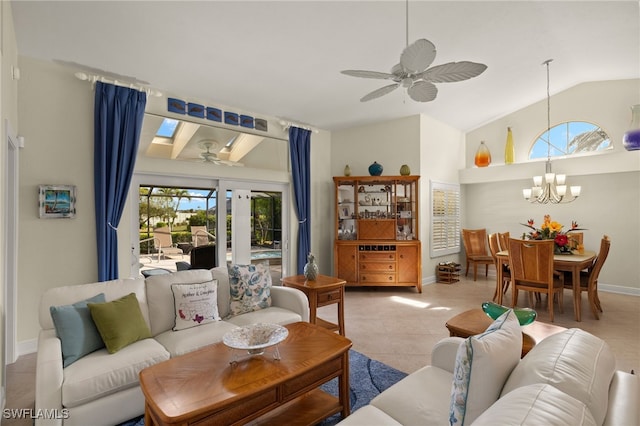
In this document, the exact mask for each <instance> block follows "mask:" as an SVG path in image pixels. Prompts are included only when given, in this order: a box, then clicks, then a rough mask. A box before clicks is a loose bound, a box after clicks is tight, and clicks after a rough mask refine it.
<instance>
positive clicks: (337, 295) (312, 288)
mask: <svg viewBox="0 0 640 426" xmlns="http://www.w3.org/2000/svg"><path fill="white" fill-rule="evenodd" d="M346 283H347V282H346V281H345V280H342V279H340V278H334V277H329V276H327V275H318V278H316V280H315V281H307V279H306V278H305V277H304V275H296V276H293V277H285V278H283V279H282V285H283V286H285V287H292V288H297V289H298V290H300V291H302V292H304V294H306V295H307V299H309V322H310V323H312V324H317V325H319V326H321V327H324V328H326V329H329V330H331V331H338V332H339V333H340V334H341V335H342V336H344V335H345V332H344V286H345V284H346ZM333 304H337V305H338V324H334V323H332V322H329V321H325V320H323V319H322V318H318V317H317V310H318V308H319V307H321V306H327V305H333Z"/></svg>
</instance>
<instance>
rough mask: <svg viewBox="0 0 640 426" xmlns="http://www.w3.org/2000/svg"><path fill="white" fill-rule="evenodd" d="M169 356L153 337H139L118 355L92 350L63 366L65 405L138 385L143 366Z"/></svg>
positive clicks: (74, 405)
mask: <svg viewBox="0 0 640 426" xmlns="http://www.w3.org/2000/svg"><path fill="white" fill-rule="evenodd" d="M168 359H169V353H168V352H167V351H166V350H165V349H164V348H163V347H162V345H160V344H159V343H158V342H156V341H155V340H153V339H145V340H140V341H138V342H136V343H134V344H132V345H129V346H127V347H125V348H123V349H122V350H120V351H118V352H116V353H115V354H109V352H108V351H107V350H106V349H99V350H97V351H95V352H92V353H90V354H88V355H87V356H85V357H83V358H80V359H79V360H78V361H76V362H74V363H73V364H71V365H70V366H69V367H67V368H65V369H64V372H63V374H64V381H63V383H62V405H63V406H64V407H66V408H72V407H77V406H80V405H83V404H86V403H88V402H90V401H94V400H97V399H100V398H103V397H105V396H107V395H110V394H114V393H117V392H119V391H121V390H124V389H128V388H131V387H134V386H138V384H139V381H138V374H139V373H140V371H141V370H142V369H143V368H146V367H149V366H151V365H154V364H157V363H158V362H161V361H166V360H168ZM140 409H141V410H142V407H141V408H140Z"/></svg>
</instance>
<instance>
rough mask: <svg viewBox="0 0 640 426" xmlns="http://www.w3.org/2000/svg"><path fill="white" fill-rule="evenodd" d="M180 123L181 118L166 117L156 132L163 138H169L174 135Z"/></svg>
mask: <svg viewBox="0 0 640 426" xmlns="http://www.w3.org/2000/svg"><path fill="white" fill-rule="evenodd" d="M178 123H180V121H179V120H173V119H171V118H165V119H164V120H162V124H161V125H160V128H159V129H158V131H157V132H156V136H158V137H161V138H169V139H171V138H173V135H174V133H175V132H176V129H177V128H178Z"/></svg>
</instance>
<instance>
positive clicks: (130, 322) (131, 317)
mask: <svg viewBox="0 0 640 426" xmlns="http://www.w3.org/2000/svg"><path fill="white" fill-rule="evenodd" d="M87 306H88V307H89V311H91V318H93V321H94V322H95V324H96V328H97V329H98V331H99V332H100V336H101V337H102V341H103V342H104V345H105V346H106V347H107V351H109V353H110V354H113V353H116V352H118V351H119V350H120V349H122V348H124V347H125V346H128V345H130V344H132V343H135V342H137V341H138V340H143V339H147V338H149V337H151V332H150V331H149V327H148V326H147V323H146V322H145V321H144V318H143V316H142V312H141V311H140V305H139V303H138V299H137V298H136V295H135V293H130V294H128V295H127V296H124V297H121V298H120V299H116V300H113V301H111V302H105V303H87Z"/></svg>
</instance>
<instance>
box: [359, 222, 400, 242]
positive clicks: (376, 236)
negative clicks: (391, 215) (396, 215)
mask: <svg viewBox="0 0 640 426" xmlns="http://www.w3.org/2000/svg"><path fill="white" fill-rule="evenodd" d="M358 239H360V240H395V239H396V221H395V220H389V219H387V220H384V219H380V220H376V219H363V220H359V221H358Z"/></svg>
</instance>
